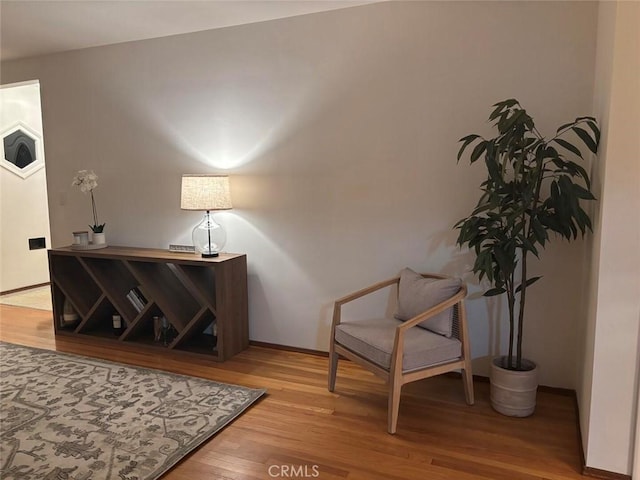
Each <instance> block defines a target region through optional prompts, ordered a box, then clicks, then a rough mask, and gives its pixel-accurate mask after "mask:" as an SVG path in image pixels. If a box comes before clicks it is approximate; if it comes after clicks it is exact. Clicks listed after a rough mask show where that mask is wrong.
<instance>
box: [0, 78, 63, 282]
mask: <svg viewBox="0 0 640 480" xmlns="http://www.w3.org/2000/svg"><path fill="white" fill-rule="evenodd" d="M0 153H1V154H2V155H1V157H0V292H2V293H4V292H8V291H12V290H16V289H20V288H24V287H29V286H32V285H38V284H42V283H46V282H48V281H49V269H48V264H47V248H49V247H50V243H51V234H50V229H49V205H48V200H47V180H46V171H45V163H44V138H43V129H42V110H41V105H40V84H39V82H37V81H33V82H23V83H20V84H14V85H6V86H0ZM43 247H44V248H43Z"/></svg>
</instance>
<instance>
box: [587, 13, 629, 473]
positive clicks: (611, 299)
mask: <svg viewBox="0 0 640 480" xmlns="http://www.w3.org/2000/svg"><path fill="white" fill-rule="evenodd" d="M638 25H640V3H633V2H618V3H616V2H602V3H601V4H600V5H599V22H598V47H597V61H596V75H595V78H596V82H595V89H594V106H595V112H596V115H597V116H598V117H599V118H600V119H601V126H602V143H601V147H600V154H599V160H598V163H597V164H596V165H594V180H595V181H594V189H595V191H596V196H598V197H599V198H600V202H599V204H598V208H597V209H596V210H595V212H594V213H595V225H596V230H595V235H594V237H593V241H592V242H590V245H589V247H590V251H591V256H590V257H591V258H590V259H588V265H589V267H588V268H589V277H590V280H589V288H588V297H587V298H588V299H589V302H588V311H587V320H588V321H587V324H586V328H585V330H584V332H583V333H584V349H583V350H582V351H581V352H579V353H580V355H581V357H580V359H579V362H578V363H579V365H580V366H581V368H580V371H579V375H580V380H579V381H578V400H579V405H580V417H581V418H580V420H581V430H582V434H583V447H584V451H585V457H586V463H587V466H589V467H593V468H599V469H603V470H608V471H613V472H618V473H623V474H631V472H632V460H633V448H634V434H635V425H636V409H637V398H636V395H637V393H636V392H637V388H638V386H637V381H638V380H637V378H638V358H639V357H638V355H639V353H638V352H639V350H640V349H639V345H638V338H639V333H640V332H639V328H640V250H639V249H638V246H639V245H640V216H639V215H638V212H640V137H639V136H638V127H639V125H640V29H638Z"/></svg>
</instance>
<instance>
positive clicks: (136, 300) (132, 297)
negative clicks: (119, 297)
mask: <svg viewBox="0 0 640 480" xmlns="http://www.w3.org/2000/svg"><path fill="white" fill-rule="evenodd" d="M127 299H128V300H129V301H130V302H131V305H133V307H134V308H135V309H136V311H137V312H138V313H140V312H141V311H142V310H143V309H144V307H145V305H146V301H145V302H144V303H143V302H142V300H141V299H140V297H138V296H137V295H136V294H135V291H134V289H133V288H132V289H131V290H129V293H127Z"/></svg>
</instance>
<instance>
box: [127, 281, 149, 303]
mask: <svg viewBox="0 0 640 480" xmlns="http://www.w3.org/2000/svg"><path fill="white" fill-rule="evenodd" d="M131 291H132V292H133V294H134V295H135V296H136V297H137V298H138V300H140V302H141V303H142V304H143V305H146V304H147V303H149V301H148V300H147V297H145V296H144V294H143V293H142V288H141V287H140V286H137V287H133V288H132V289H131Z"/></svg>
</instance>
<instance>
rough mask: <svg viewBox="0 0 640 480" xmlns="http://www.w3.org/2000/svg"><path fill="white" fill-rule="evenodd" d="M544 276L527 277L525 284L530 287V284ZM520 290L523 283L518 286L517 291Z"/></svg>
mask: <svg viewBox="0 0 640 480" xmlns="http://www.w3.org/2000/svg"><path fill="white" fill-rule="evenodd" d="M541 278H542V277H531V278H529V279H527V281H526V282H524V283H525V286H526V287H528V286H529V285H531V284H533V283H535V282H537V281H538V280H540V279H541ZM520 290H522V284H520V285H518V288H516V293H518V292H519V291H520Z"/></svg>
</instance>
